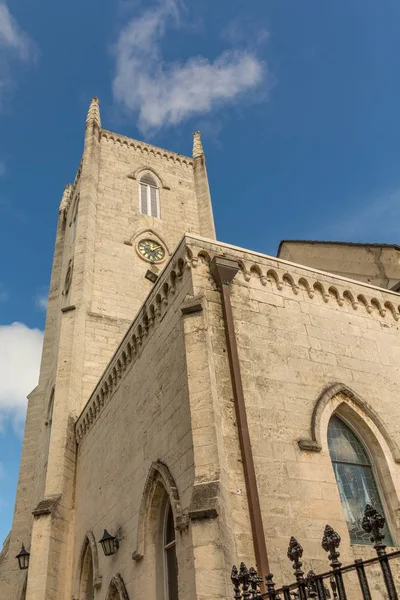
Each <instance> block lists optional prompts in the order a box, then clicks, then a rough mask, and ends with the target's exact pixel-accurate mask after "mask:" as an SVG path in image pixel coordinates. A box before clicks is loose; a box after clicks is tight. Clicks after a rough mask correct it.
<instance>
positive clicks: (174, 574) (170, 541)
mask: <svg viewBox="0 0 400 600" xmlns="http://www.w3.org/2000/svg"><path fill="white" fill-rule="evenodd" d="M164 564H165V587H166V600H178V567H177V562H176V542H175V525H174V515H173V513H172V508H171V505H170V504H169V503H168V506H167V510H166V519H165V525H164Z"/></svg>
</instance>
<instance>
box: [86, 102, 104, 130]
mask: <svg viewBox="0 0 400 600" xmlns="http://www.w3.org/2000/svg"><path fill="white" fill-rule="evenodd" d="M99 104H100V100H99V99H98V98H96V97H95V98H92V99H91V101H90V106H89V110H88V114H87V117H86V127H87V126H88V125H97V127H99V128H101V119H100V107H99Z"/></svg>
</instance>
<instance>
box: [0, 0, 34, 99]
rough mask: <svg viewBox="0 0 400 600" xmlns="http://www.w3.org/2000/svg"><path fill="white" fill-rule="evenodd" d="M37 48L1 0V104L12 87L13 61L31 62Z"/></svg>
mask: <svg viewBox="0 0 400 600" xmlns="http://www.w3.org/2000/svg"><path fill="white" fill-rule="evenodd" d="M36 54H37V52H36V46H35V44H34V43H33V42H32V40H31V39H30V38H29V36H28V35H27V34H26V33H25V32H24V31H23V30H22V29H21V27H20V26H19V25H18V23H17V22H16V20H15V18H14V17H13V16H12V14H11V13H10V11H9V9H8V7H7V4H6V3H5V2H4V1H3V0H0V103H1V100H2V97H3V95H4V93H5V92H6V91H7V90H8V88H9V87H10V86H11V85H12V79H13V77H12V75H11V61H12V60H13V59H15V58H16V59H18V60H20V61H30V60H32V59H34V58H35V57H36Z"/></svg>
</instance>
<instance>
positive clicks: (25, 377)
mask: <svg viewBox="0 0 400 600" xmlns="http://www.w3.org/2000/svg"><path fill="white" fill-rule="evenodd" d="M42 344H43V332H42V331H40V330H39V329H30V328H29V327H27V326H26V325H24V324H23V323H17V322H16V323H12V324H11V325H1V326H0V426H1V424H2V423H3V426H4V423H5V421H6V419H8V418H11V419H12V421H13V424H14V426H16V427H17V428H18V429H20V428H21V424H22V423H23V421H24V418H25V411H26V404H27V401H26V397H27V395H28V394H29V393H30V392H31V391H32V390H33V389H34V388H35V386H36V385H37V382H38V377H39V367H40V358H41V353H42Z"/></svg>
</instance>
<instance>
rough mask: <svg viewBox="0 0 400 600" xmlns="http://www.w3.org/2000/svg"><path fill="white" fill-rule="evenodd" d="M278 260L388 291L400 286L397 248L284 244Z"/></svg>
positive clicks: (331, 243)
mask: <svg viewBox="0 0 400 600" xmlns="http://www.w3.org/2000/svg"><path fill="white" fill-rule="evenodd" d="M278 257H279V258H282V259H283V260H290V261H292V262H294V263H298V264H300V265H306V266H308V267H312V268H314V269H320V270H321V271H329V272H330V273H336V274H337V275H342V276H344V277H350V278H352V279H357V280H359V281H363V282H364V283H370V284H371V285H376V286H379V287H383V288H386V289H391V288H392V287H393V286H395V285H396V284H398V283H399V282H400V261H399V258H400V247H399V246H396V245H394V244H382V245H380V244H352V243H351V242H349V243H346V242H318V241H315V242H313V241H309V242H307V241H296V240H284V241H283V242H281V243H280V245H279V250H278Z"/></svg>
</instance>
